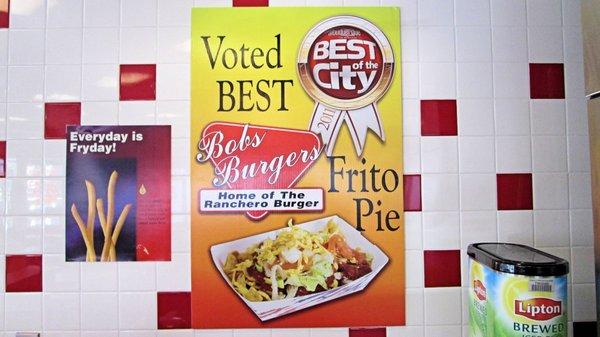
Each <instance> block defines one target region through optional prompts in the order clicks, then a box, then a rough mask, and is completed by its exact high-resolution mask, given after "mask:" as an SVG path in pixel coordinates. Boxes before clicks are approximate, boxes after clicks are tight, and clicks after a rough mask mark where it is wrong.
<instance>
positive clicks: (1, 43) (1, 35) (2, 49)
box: [0, 29, 8, 66]
mask: <svg viewBox="0 0 600 337" xmlns="http://www.w3.org/2000/svg"><path fill="white" fill-rule="evenodd" d="M7 64H8V29H3V30H1V31H0V65H2V66H5V65H7Z"/></svg>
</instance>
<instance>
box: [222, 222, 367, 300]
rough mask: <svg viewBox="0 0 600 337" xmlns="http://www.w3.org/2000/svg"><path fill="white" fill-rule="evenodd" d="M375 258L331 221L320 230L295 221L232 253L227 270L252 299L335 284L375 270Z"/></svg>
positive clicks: (289, 295) (314, 290)
mask: <svg viewBox="0 0 600 337" xmlns="http://www.w3.org/2000/svg"><path fill="white" fill-rule="evenodd" d="M371 262H372V257H371V256H369V255H368V254H366V253H364V252H362V251H361V250H360V249H359V248H356V249H353V248H350V246H348V243H347V242H346V239H345V238H344V236H343V234H342V233H341V232H340V231H339V228H338V225H337V224H336V223H335V222H334V221H332V220H330V221H329V222H328V223H327V225H326V226H325V227H324V228H323V229H322V230H320V231H318V232H316V233H311V232H309V231H307V230H304V229H302V228H300V227H297V226H294V225H293V224H292V220H291V219H290V221H289V222H288V228H287V229H284V230H283V231H281V232H280V233H279V234H278V235H277V237H276V238H275V239H274V240H272V239H266V240H264V241H263V242H261V243H259V244H256V245H253V246H251V247H249V248H248V249H247V250H246V251H245V252H243V253H240V252H237V251H234V252H231V253H230V254H229V255H228V256H227V260H226V261H225V265H224V266H223V270H224V271H225V273H226V274H227V277H228V278H229V280H230V281H231V283H232V284H233V286H234V288H235V289H236V291H238V292H239V293H240V294H241V295H242V296H244V297H245V298H246V299H248V300H249V301H253V302H259V301H270V300H280V299H285V298H293V297H298V296H304V295H308V294H312V293H317V292H321V291H326V290H329V289H334V288H337V287H339V286H341V285H343V284H346V283H348V282H351V281H353V280H356V279H358V278H360V277H362V276H364V275H366V274H368V273H370V272H371Z"/></svg>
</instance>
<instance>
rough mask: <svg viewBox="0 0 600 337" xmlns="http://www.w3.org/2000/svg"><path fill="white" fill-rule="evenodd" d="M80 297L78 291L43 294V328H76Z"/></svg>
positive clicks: (78, 318)
mask: <svg viewBox="0 0 600 337" xmlns="http://www.w3.org/2000/svg"><path fill="white" fill-rule="evenodd" d="M80 297H81V295H80V294H79V293H52V294H44V298H43V300H44V315H43V316H44V330H78V329H79V328H80V323H81V322H80V316H81V315H80V311H79V308H80V305H81V298H80Z"/></svg>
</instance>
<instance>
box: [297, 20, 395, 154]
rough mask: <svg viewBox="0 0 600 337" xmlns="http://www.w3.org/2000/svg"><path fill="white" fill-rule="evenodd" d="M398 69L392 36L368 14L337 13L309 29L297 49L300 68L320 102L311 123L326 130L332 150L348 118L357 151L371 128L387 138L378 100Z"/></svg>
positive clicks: (318, 130) (307, 86)
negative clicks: (390, 40)
mask: <svg viewBox="0 0 600 337" xmlns="http://www.w3.org/2000/svg"><path fill="white" fill-rule="evenodd" d="M393 72H394V55H393V51H392V47H391V45H390V43H389V41H388V39H387V38H386V36H385V34H384V33H383V32H382V31H381V30H380V29H379V28H377V27H376V26H375V25H374V24H372V23H371V22H369V21H367V20H365V19H362V18H359V17H356V16H335V17H332V18H329V19H326V20H324V21H321V22H320V23H318V24H317V25H316V26H314V27H313V28H312V29H311V30H310V31H309V32H308V34H306V36H305V37H304V40H303V41H302V44H301V45H300V50H299V52H298V73H299V75H300V82H301V83H302V86H303V87H304V89H305V90H306V92H307V93H308V94H309V95H310V96H311V97H312V98H313V99H314V100H315V103H316V104H315V108H314V111H313V116H312V118H311V121H310V126H309V128H310V130H311V131H313V132H315V133H317V134H320V135H321V137H322V139H323V143H324V144H325V145H326V148H325V152H326V153H327V155H331V154H332V153H333V148H334V145H335V141H336V138H337V136H338V133H339V130H340V128H341V126H342V124H343V122H346V123H347V124H348V126H349V127H348V129H349V130H350V134H351V136H352V140H353V142H354V147H355V149H356V152H357V154H358V155H361V154H362V151H363V149H364V146H365V141H366V137H367V131H368V129H371V130H373V132H374V133H375V134H376V135H378V136H379V138H381V140H385V135H384V131H383V125H382V122H381V118H380V116H379V113H378V112H377V107H376V106H375V104H376V102H377V101H378V100H379V99H380V98H381V97H382V96H383V95H384V94H385V92H386V90H387V89H388V87H389V85H390V83H391V80H392V76H393Z"/></svg>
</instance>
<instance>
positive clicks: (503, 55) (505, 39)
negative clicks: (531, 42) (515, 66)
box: [492, 26, 527, 62]
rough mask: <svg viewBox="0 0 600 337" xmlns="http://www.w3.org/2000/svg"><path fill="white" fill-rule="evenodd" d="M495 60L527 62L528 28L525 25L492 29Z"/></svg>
mask: <svg viewBox="0 0 600 337" xmlns="http://www.w3.org/2000/svg"><path fill="white" fill-rule="evenodd" d="M492 54H493V58H494V62H527V30H526V29H525V28H524V27H514V26H508V27H494V28H493V29H492Z"/></svg>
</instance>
